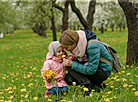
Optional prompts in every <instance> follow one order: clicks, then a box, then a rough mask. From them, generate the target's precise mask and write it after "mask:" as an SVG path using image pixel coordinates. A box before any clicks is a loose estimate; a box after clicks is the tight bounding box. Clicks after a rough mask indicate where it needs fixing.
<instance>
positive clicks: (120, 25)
mask: <svg viewBox="0 0 138 102" xmlns="http://www.w3.org/2000/svg"><path fill="white" fill-rule="evenodd" d="M121 27H122V23H120V24H119V31H121Z"/></svg>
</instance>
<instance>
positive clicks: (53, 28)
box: [50, 5, 57, 41]
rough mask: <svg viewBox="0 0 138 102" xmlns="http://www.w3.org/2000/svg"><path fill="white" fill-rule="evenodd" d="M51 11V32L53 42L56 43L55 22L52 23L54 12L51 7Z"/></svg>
mask: <svg viewBox="0 0 138 102" xmlns="http://www.w3.org/2000/svg"><path fill="white" fill-rule="evenodd" d="M50 10H51V14H52V15H51V18H50V19H51V24H52V31H53V41H57V35H56V27H55V21H54V12H53V5H52V8H51V9H50Z"/></svg>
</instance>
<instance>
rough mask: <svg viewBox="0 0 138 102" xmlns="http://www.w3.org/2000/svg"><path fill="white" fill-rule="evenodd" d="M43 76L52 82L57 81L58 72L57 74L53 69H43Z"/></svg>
mask: <svg viewBox="0 0 138 102" xmlns="http://www.w3.org/2000/svg"><path fill="white" fill-rule="evenodd" d="M43 76H44V77H45V78H46V79H47V80H49V81H48V82H50V81H51V82H52V84H54V83H55V80H56V76H57V74H55V72H54V71H53V70H44V71H43Z"/></svg>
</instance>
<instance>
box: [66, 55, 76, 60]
mask: <svg viewBox="0 0 138 102" xmlns="http://www.w3.org/2000/svg"><path fill="white" fill-rule="evenodd" d="M67 58H68V59H69V60H73V59H75V56H74V55H72V54H69V55H68V56H67Z"/></svg>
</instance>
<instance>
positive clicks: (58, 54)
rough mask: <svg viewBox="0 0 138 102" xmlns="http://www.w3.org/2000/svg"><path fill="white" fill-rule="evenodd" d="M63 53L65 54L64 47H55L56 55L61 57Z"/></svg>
mask: <svg viewBox="0 0 138 102" xmlns="http://www.w3.org/2000/svg"><path fill="white" fill-rule="evenodd" d="M64 54H65V50H64V48H63V47H59V48H58V49H57V53H56V57H58V58H62V55H64Z"/></svg>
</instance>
